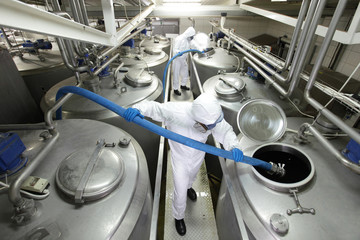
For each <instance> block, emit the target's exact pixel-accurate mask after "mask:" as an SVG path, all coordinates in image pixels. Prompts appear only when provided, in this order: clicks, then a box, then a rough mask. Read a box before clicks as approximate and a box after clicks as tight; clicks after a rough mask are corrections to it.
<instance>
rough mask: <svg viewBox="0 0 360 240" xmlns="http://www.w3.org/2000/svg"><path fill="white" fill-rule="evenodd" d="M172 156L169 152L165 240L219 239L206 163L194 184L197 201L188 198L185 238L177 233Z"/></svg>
mask: <svg viewBox="0 0 360 240" xmlns="http://www.w3.org/2000/svg"><path fill="white" fill-rule="evenodd" d="M170 154H171V153H170V151H169V152H168V156H167V158H168V161H167V170H166V196H165V223H164V239H165V240H169V239H182V240H183V239H207V240H210V239H219V237H218V234H217V229H216V222H215V215H214V209H213V204H212V200H211V193H210V187H209V180H208V177H207V171H206V166H205V162H203V164H202V165H201V167H200V170H199V173H198V175H197V178H196V180H195V182H194V184H193V188H194V190H195V191H196V194H197V200H196V201H195V202H193V201H191V200H190V199H189V198H188V199H187V202H186V211H185V218H184V220H185V224H186V234H185V236H180V235H179V234H178V233H177V231H176V228H175V220H174V217H173V216H172V196H173V191H174V184H173V174H172V166H171V158H170Z"/></svg>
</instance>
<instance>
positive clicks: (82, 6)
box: [79, 0, 89, 26]
mask: <svg viewBox="0 0 360 240" xmlns="http://www.w3.org/2000/svg"><path fill="white" fill-rule="evenodd" d="M79 4H80V10H81V12H82V15H83V19H84V24H85V25H87V26H89V17H88V15H87V11H86V6H85V1H84V0H79Z"/></svg>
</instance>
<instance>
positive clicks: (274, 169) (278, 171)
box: [268, 162, 285, 177]
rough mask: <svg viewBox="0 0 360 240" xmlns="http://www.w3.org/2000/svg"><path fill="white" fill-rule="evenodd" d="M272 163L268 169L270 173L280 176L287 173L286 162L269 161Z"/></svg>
mask: <svg viewBox="0 0 360 240" xmlns="http://www.w3.org/2000/svg"><path fill="white" fill-rule="evenodd" d="M269 163H270V164H271V170H270V171H268V173H269V174H270V175H273V174H275V175H279V176H280V177H283V176H284V175H285V169H284V167H285V164H281V163H278V164H276V163H273V162H269Z"/></svg>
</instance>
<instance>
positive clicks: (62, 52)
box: [56, 38, 89, 72]
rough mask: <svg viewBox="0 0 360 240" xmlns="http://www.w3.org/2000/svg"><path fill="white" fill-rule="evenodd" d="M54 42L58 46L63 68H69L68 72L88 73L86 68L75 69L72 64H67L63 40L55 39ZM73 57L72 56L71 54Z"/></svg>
mask: <svg viewBox="0 0 360 240" xmlns="http://www.w3.org/2000/svg"><path fill="white" fill-rule="evenodd" d="M56 42H57V44H58V45H59V50H60V53H61V57H62V59H63V61H64V63H65V66H66V67H67V68H69V69H70V70H72V71H75V72H85V71H88V69H89V67H88V66H81V67H75V66H74V65H73V63H72V64H71V63H70V62H69V58H70V57H69V56H68V54H67V52H66V48H65V43H64V40H63V39H61V38H56ZM72 55H73V54H72Z"/></svg>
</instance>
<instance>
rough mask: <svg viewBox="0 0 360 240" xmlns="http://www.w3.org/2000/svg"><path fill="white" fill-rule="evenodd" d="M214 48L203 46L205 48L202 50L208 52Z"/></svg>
mask: <svg viewBox="0 0 360 240" xmlns="http://www.w3.org/2000/svg"><path fill="white" fill-rule="evenodd" d="M213 49H214V48H205V50H204V53H208V52H210V51H211V50H213Z"/></svg>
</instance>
